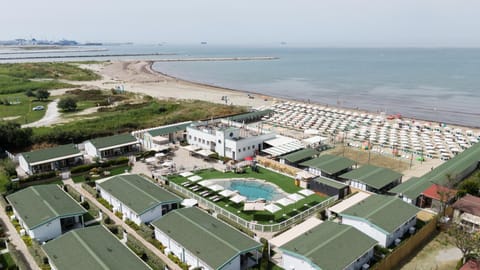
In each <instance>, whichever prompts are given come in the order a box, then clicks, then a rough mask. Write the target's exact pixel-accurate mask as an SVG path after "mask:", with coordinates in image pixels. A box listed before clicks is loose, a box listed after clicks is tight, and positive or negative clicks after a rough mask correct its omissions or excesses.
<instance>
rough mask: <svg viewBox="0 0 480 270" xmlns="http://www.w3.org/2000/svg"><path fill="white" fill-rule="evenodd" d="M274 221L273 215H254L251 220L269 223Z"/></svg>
mask: <svg viewBox="0 0 480 270" xmlns="http://www.w3.org/2000/svg"><path fill="white" fill-rule="evenodd" d="M274 219H275V215H273V214H254V215H253V220H256V221H270V220H274Z"/></svg>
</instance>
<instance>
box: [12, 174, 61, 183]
mask: <svg viewBox="0 0 480 270" xmlns="http://www.w3.org/2000/svg"><path fill="white" fill-rule="evenodd" d="M56 176H57V173H56V172H55V171H51V172H44V173H37V174H34V175H31V176H29V177H27V178H24V179H22V180H21V181H22V182H31V181H37V180H44V179H49V178H54V177H56Z"/></svg>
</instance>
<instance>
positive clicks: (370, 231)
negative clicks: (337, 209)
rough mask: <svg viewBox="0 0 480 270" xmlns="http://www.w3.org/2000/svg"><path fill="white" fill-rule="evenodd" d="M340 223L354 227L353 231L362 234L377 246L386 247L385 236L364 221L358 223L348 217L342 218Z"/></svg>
mask: <svg viewBox="0 0 480 270" xmlns="http://www.w3.org/2000/svg"><path fill="white" fill-rule="evenodd" d="M342 223H343V224H346V225H350V226H353V227H355V229H357V230H359V231H361V232H363V233H364V234H366V235H368V236H370V237H371V238H373V239H375V240H376V241H377V242H378V244H379V245H381V246H384V247H386V246H387V245H386V244H387V235H386V234H385V233H384V232H382V231H380V230H379V229H377V228H376V227H374V226H372V225H370V224H369V223H367V222H365V221H360V220H357V219H352V218H349V217H345V216H342Z"/></svg>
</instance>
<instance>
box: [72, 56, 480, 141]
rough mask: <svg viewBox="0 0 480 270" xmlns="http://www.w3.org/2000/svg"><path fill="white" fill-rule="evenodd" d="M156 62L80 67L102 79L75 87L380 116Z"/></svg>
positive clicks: (252, 106)
mask: <svg viewBox="0 0 480 270" xmlns="http://www.w3.org/2000/svg"><path fill="white" fill-rule="evenodd" d="M155 62H156V60H154V59H153V60H133V61H111V62H101V63H95V64H81V63H80V64H79V65H80V67H82V68H86V69H90V70H92V71H94V72H96V73H97V74H99V75H100V76H102V79H101V80H98V81H90V82H72V83H78V84H82V85H87V86H93V87H97V88H103V89H105V88H112V85H123V86H124V87H125V90H126V91H129V92H134V93H135V92H136V93H141V94H145V95H150V96H152V97H156V98H160V99H170V98H172V99H179V100H182V99H183V100H204V101H209V102H213V103H221V104H227V105H238V106H244V107H247V108H266V107H270V106H271V105H273V104H274V103H277V102H297V103H304V104H311V105H317V106H323V107H328V108H332V109H340V110H348V111H352V112H357V113H360V114H361V113H365V114H371V115H374V116H379V115H381V114H380V113H379V112H375V111H369V110H365V109H361V108H349V107H342V106H338V105H330V104H322V103H320V102H315V101H310V102H309V101H308V100H304V99H295V98H285V97H281V96H271V95H267V94H261V93H257V92H254V91H248V90H239V89H232V88H228V87H221V86H216V85H211V84H208V83H202V82H196V81H189V80H186V79H182V78H177V77H175V76H171V75H169V74H167V73H163V72H161V71H157V70H155V69H153V64H154V63H155ZM223 96H228V102H225V101H224V100H223V99H222V98H223ZM250 96H253V97H254V98H253V99H252V98H251V97H250ZM387 115H388V114H387ZM387 115H385V116H387ZM403 120H407V121H411V122H420V124H425V123H428V124H430V126H431V127H434V126H438V125H440V124H441V123H445V124H448V126H450V127H453V128H457V127H458V128H466V129H472V130H475V132H480V127H476V126H468V125H460V124H457V123H448V122H437V121H432V120H428V119H419V118H413V117H403Z"/></svg>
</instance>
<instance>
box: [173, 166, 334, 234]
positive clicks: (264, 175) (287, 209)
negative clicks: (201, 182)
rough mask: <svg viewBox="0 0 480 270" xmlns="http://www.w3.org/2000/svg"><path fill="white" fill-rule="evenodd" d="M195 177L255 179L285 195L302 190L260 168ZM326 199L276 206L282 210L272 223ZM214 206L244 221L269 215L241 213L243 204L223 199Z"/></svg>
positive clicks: (207, 172)
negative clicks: (241, 172) (263, 181)
mask: <svg viewBox="0 0 480 270" xmlns="http://www.w3.org/2000/svg"><path fill="white" fill-rule="evenodd" d="M195 174H196V175H199V176H201V177H202V178H203V179H205V180H208V179H219V178H235V179H241V178H257V179H262V180H265V181H268V182H270V183H273V184H275V185H277V186H278V187H280V188H281V189H283V190H284V191H285V192H287V193H296V192H297V191H299V190H301V189H302V188H300V187H297V186H296V185H295V182H294V179H293V178H290V177H287V176H284V175H281V174H278V173H275V172H272V171H269V170H267V169H263V168H260V170H259V172H258V173H256V172H253V171H252V170H251V169H250V168H248V169H247V170H246V172H245V173H243V174H236V173H233V172H227V173H223V172H220V171H217V170H214V169H209V170H202V171H198V172H196V173H195ZM169 180H170V181H172V182H174V183H176V184H181V183H183V182H185V181H186V179H185V178H184V177H182V176H179V175H177V176H172V177H170V178H169ZM204 190H207V189H206V188H202V189H200V190H197V191H196V193H197V194H198V193H200V192H202V191H204ZM325 199H326V197H322V196H320V195H317V194H313V195H310V196H308V197H305V198H304V199H302V200H300V201H298V202H296V203H293V204H291V205H288V206H281V205H278V206H280V207H281V208H282V210H280V211H278V212H276V213H275V214H274V222H281V221H283V220H286V219H288V218H290V217H292V216H294V215H296V214H298V213H300V212H301V211H304V210H306V209H307V208H309V207H312V206H313V205H316V204H318V203H320V202H322V201H323V200H325ZM216 204H217V205H218V206H220V207H222V208H224V209H225V210H227V211H229V212H231V213H233V214H235V215H237V216H239V217H241V218H243V219H245V220H253V217H254V215H256V214H270V212H268V211H248V212H245V211H243V203H240V204H235V203H233V202H231V201H230V200H228V198H224V199H222V200H220V201H217V202H216ZM259 223H262V224H268V223H269V222H268V221H259Z"/></svg>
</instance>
